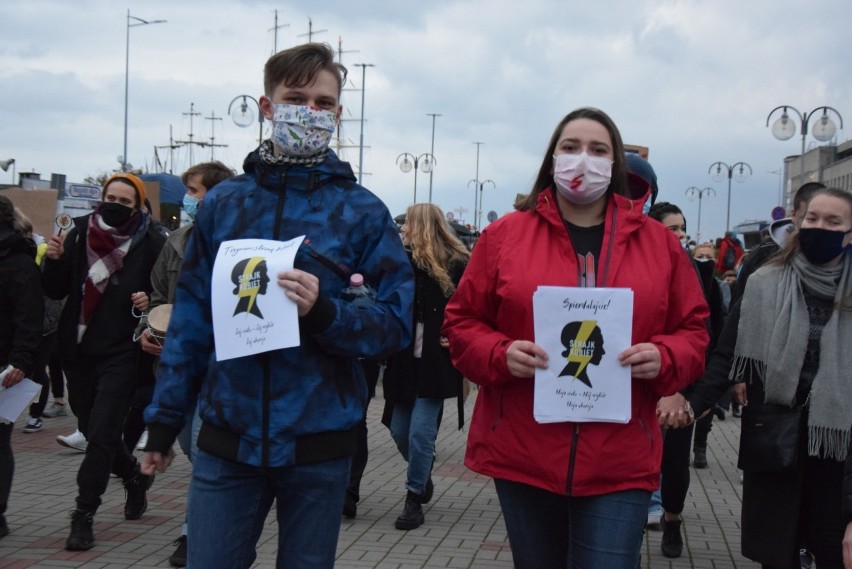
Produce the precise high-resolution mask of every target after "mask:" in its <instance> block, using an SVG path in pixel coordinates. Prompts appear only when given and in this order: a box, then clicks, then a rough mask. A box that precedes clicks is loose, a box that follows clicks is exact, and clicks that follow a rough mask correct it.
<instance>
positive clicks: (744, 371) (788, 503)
mask: <svg viewBox="0 0 852 569" xmlns="http://www.w3.org/2000/svg"><path fill="white" fill-rule="evenodd" d="M850 242H852V193H850V192H848V191H845V190H841V189H836V188H826V189H821V190H819V191H817V192H816V193H815V194H814V196H813V197H812V198H811V199H810V201H809V202H808V205H807V211H806V213H805V217H804V220H803V221H802V225H801V228H800V229H799V231H798V232H797V233H794V234H793V235H792V236H791V238H790V239H789V240H788V242H787V243H786V244H785V246H784V247H783V248H782V249H781V250H780V251H779V253H778V254H777V255H776V256H775V257H774V258H773V259H772V260H771V261H769V262H768V263H767V264H766V265H765V266H764V267H762V268H761V269H760V270H758V271H757V272H756V273H754V275H753V276H752V277H751V279H749V282H748V286H747V287H746V289H745V292H744V295H743V298H742V300H741V301H740V302H739V303H737V304H735V305H734V306H733V307H732V310H731V313H730V315H729V318H728V321H727V323H726V325H725V328H724V329H723V331H722V335H721V337H720V338H719V343H718V345H717V350H716V352H715V353H714V354H713V356H712V358H711V361H710V363H709V364H708V367H707V372H706V373H705V375H704V376H703V377H702V378H701V379H700V380H699V381H698V382H697V383H696V384H695V386H694V389H693V393H692V394H691V395H690V396H689V397H688V400H689V403H690V404H691V405H692V407H693V408H694V411H695V415H696V416H700V415H701V414H702V413H703V412H704V411H705V410H706V409H708V408H709V406H710V405H712V403H713V402H714V401H716V398H718V394H719V393H720V392H721V391H724V390H725V389H726V388H727V387H728V386H729V385H730V381H743V380H745V382H746V384H747V393H746V397H745V398H744V399H743V400H742V401H741V403H742V404H744V405H748V404H749V403H751V404H752V405H753V406H758V405H762V404H774V405H785V406H788V407H791V408H792V407H794V406H795V405H797V404H798V405H803V406H804V415H805V420H804V421H803V424H802V433H801V438H802V440H803V441H804V442H803V444H802V447H801V450H800V459H799V463H798V466H797V468H795V469H794V470H792V471H787V472H753V471H749V470H745V471H744V473H743V474H744V475H743V511H742V540H741V541H742V552H743V555H744V556H746V557H748V558H750V559H753V560H755V561H758V562H759V563H761V564H762V567H763V568H764V569H794V568H795V569H798V568H799V555H798V552H799V549H800V548H801V547H806V548H807V549H808V550H809V551H810V552H811V553H813V555H814V557H815V559H816V564H817V566H818V567H819V568H820V569H825V568H827V567H830V568H838V569H842V568H843V559H842V555H843V553H842V541H843V535H844V530H845V528H846V523H845V522H844V519H843V517H842V515H841V510H840V508H838V506H837V503H838V498H839V497H840V495H841V487H842V482H843V463H844V461H845V460H846V456H847V453H848V447H849V442H850V429H849V425H850V423H852V380H850V376H849V370H850V369H852V351H850V350H849V349H848V345H847V346H844V345H843V344H842V342H843V339H846V341H847V342H848V338H850V337H852V274H851V273H852V248H850V247H849V244H850ZM844 347H846V349H844ZM744 425H745V423H744ZM745 428H747V427H746V426H744V429H745Z"/></svg>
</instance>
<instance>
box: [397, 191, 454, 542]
mask: <svg viewBox="0 0 852 569" xmlns="http://www.w3.org/2000/svg"><path fill="white" fill-rule="evenodd" d="M402 241H403V244H405V246H406V248H407V250H408V255H409V257H410V258H411V264H412V266H413V267H414V282H415V287H414V321H413V326H414V334H413V335H412V337H413V338H414V341H413V342H412V343H411V345H410V346H408V347H407V348H406V349H405V350H403V351H402V352H399V353H398V354H396V355H394V356H392V357H391V358H390V359H389V360H388V365H387V369H386V370H385V375H384V380H383V381H384V395H385V402H386V403H385V416H384V417H383V422H384V423H385V424H386V425H388V426H389V427H390V430H391V435H392V436H393V439H394V442H396V446H397V448H398V449H399V452H400V453H401V454H402V456H403V458H405V460H406V461H407V462H408V477H407V480H406V488H407V490H408V493H407V495H406V499H405V507H404V509H403V512H402V514H401V515H400V516H399V518H397V520H396V527H397V529H404V530H409V529H414V528H416V527H419V526H421V525H422V524H423V521H424V516H423V508H422V504H425V503H427V502H429V501H430V500H431V499H432V494H433V492H434V486H433V484H432V476H431V472H432V461H433V456H434V450H435V438H436V437H437V435H438V427H439V425H440V421H441V412H442V411H443V408H444V399H448V398H451V397H455V398H456V399H457V400H458V401H459V428H461V424H462V421H463V418H462V417H463V414H462V410H461V406H462V375H461V373H459V372H458V371H457V370H456V369H455V368H454V367H453V364H452V362H451V361H450V355H449V351H448V350H447V341H446V338H443V337H441V325H442V324H443V322H444V307H445V306H446V305H447V300H448V299H449V298H450V297H451V296H452V294H453V292H454V291H455V290H456V286H457V285H458V283H459V280H460V279H461V276H462V273H463V272H464V269H465V266H466V265H467V260H468V257H469V256H470V254H469V253H468V250H467V249H466V248H465V246H464V245H463V244H462V242H461V241H459V239H458V237H456V235H455V234H454V233H453V231H452V229H450V227H449V224H448V223H447V222H446V220H445V219H444V214H443V213H442V212H441V210H440V209H439V208H438V207H437V206H434V205H432V204H415V205H413V206H411V207H409V208H408V212H407V213H406V216H405V224H404V225H403V226H402Z"/></svg>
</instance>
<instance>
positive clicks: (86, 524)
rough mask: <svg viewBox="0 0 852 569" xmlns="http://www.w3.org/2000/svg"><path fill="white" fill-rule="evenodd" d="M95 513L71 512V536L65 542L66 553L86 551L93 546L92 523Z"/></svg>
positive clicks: (84, 511)
mask: <svg viewBox="0 0 852 569" xmlns="http://www.w3.org/2000/svg"><path fill="white" fill-rule="evenodd" d="M94 517H95V513H94V512H87V511H86V510H73V511H72V512H71V535H69V536H68V539H67V540H66V541H65V549H67V550H68V551H86V550H88V549H91V548H92V547H93V546H94V545H95V535H94V534H93V533H92V523H93V522H94Z"/></svg>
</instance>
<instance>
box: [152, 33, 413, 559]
mask: <svg viewBox="0 0 852 569" xmlns="http://www.w3.org/2000/svg"><path fill="white" fill-rule="evenodd" d="M345 73H346V70H345V68H344V67H343V66H341V65H339V64H337V63H335V62H334V52H333V51H332V50H331V48H330V47H328V46H327V45H322V44H312V43H309V44H304V45H301V46H297V47H294V48H291V49H288V50H285V51H282V52H279V53H277V54H275V55H273V56H272V57H271V58H270V59H269V61H267V63H266V66H265V69H264V91H265V95H264V96H263V97H261V98H260V107H261V111H262V112H263V114H264V116H265V117H266V118H267V119H268V120H271V121H272V124H273V135H272V139H271V140H267V141H264V142H263V143H262V144H261V145H260V147H259V148H258V149H257V150H256V151H255V152H253V153H251V154H250V155H249V156H248V157H247V158H246V160H245V163H244V169H245V174H244V175H241V176H238V177H236V178H232V179H230V180H227V181H225V182H222V183H221V184H219V185H217V186H216V187H215V188H214V189H213V190H211V191H210V192H209V193H208V194H207V196H205V199H204V206H203V207H202V208H201V209H200V210H199V212H198V216H197V217H196V222H195V230H194V231H193V234H192V237H191V238H190V241H189V244H188V246H187V250H186V256H185V260H184V264H183V268H182V272H181V275H180V278H179V281H178V289H177V295H176V301H175V307H174V310H173V313H172V318H171V322H170V326H169V336H168V341H167V342H166V343H165V348H164V351H163V354H162V359H161V363H160V368H159V370H158V375H157V387H156V391H155V394H154V400H153V402H152V404H151V406H150V407H148V409H147V410H146V413H145V418H146V421H147V423H148V425H149V438H148V445H147V448H146V450H147V451H148V452H147V453H146V456H145V459H144V467H145V469H146V470H145V471H146V472H154V471H162V470H164V469H165V468H166V467H167V466H168V463H169V462H170V457H171V456H172V455H173V453H172V452H171V451H170V449H171V445H172V443H173V441H174V439H175V436H176V435H177V433H178V432H179V431H180V429H181V428H182V426H183V424H184V421H185V417H186V413H187V410H188V409H190V408H191V406H192V403H193V401H194V399H195V393H196V392H198V393H199V395H198V397H199V412H200V416H201V419H202V426H201V431H200V434H199V437H198V448H199V452H198V456H197V458H196V461H195V463H194V465H193V474H192V478H193V479H192V485H191V489H190V497H189V504H190V506H189V513H188V514H189V515H188V522H189V523H188V526H189V536H188V544H189V557H188V565H189V566H190V567H249V566H250V565H251V564H252V562H253V561H254V559H255V557H256V551H255V548H256V545H257V541H258V539H259V537H260V534H261V530H262V528H263V524H264V521H265V519H266V517H267V514H268V512H269V510H270V508H271V505H272V502H273V499H275V501H276V503H277V517H278V528H279V537H278V562H277V566H278V567H283V566H284V565H285V564H286V566H287V567H311V568H316V567H333V565H334V555H335V549H336V546H337V536H338V533H339V530H340V519H341V511H342V510H343V502H344V494H345V491H346V485H347V481H348V477H349V465H350V460H351V455H352V453H353V452H354V450H355V446H356V428H357V425H358V423H359V421H360V420H361V418H362V416H363V412H364V407H365V405H366V404H367V386H366V382H365V379H364V374H363V371H362V369H361V366H359V365H358V358H364V357H369V358H384V357H387V356H388V355H390V354H392V353H394V352H396V351H399V350H401V349H402V348H404V347H405V346H407V345H408V344H409V343H410V341H411V337H410V336H411V333H410V330H411V317H412V316H411V312H412V307H411V306H412V300H413V295H414V285H413V282H414V281H413V273H412V269H411V266H410V264H409V261H408V259H407V257H406V254H405V251H404V250H403V247H402V243H401V241H400V239H399V236H398V234H397V229H396V225H395V224H394V222H393V220H392V218H391V216H390V214H389V213H388V211H387V209H386V207H385V206H384V205H383V204H382V202H381V201H380V200H379V199H378V198H377V197H376V196H374V195H373V194H372V193H370V192H369V191H367V190H366V189H364V188H363V187H361V186H359V185H358V184H356V182H355V177H354V175H353V174H352V170H351V168H350V167H349V165H348V164H347V163H345V162H341V161H340V160H339V159H338V157H337V156H336V155H335V153H334V152H333V151H332V150H330V149H329V148H328V142H329V140H330V137H331V134H332V132H333V131H334V128H335V126H336V123H337V120H338V119H339V116H340V112H341V110H342V107H341V106H340V104H339V100H340V91H341V87H342V85H343V82H344V79H345ZM301 235H304V236H305V240H304V242H303V244H302V245H301V247H300V248H299V250H298V253H297V254H296V258H295V268H294V270H291V271H285V272H281V273H278V274H277V275H274V274H270V275H269V276H270V278H272V279H273V282H271V283H270V284H269V291H268V294H285V295H286V296H287V298H289V299H290V300H292V301H293V302H294V303H295V304H296V306H297V309H298V315H299V332H300V338H301V344H300V345H299V346H298V347H295V348H288V349H280V350H275V351H271V352H265V353H261V354H255V355H251V356H247V357H240V358H235V359H228V360H225V361H218V360H217V357H216V353H215V348H214V341H213V325H212V316H211V288H212V287H211V278H212V269H213V263H214V260H215V258H216V254H217V251H218V248H219V245H220V244H221V243H222V242H224V241H228V240H233V239H250V238H256V239H273V240H280V241H286V240H290V239H292V238H295V237H298V236H301ZM353 273H360V274H362V275H363V276H364V280H365V282H366V283H367V284H369V285H370V286H371V287H372V288H373V289H375V292H376V300H375V304H374V305H372V306H369V307H358V306H354V305H350V304H348V303H347V302H345V301H344V300H343V299H342V298H341V291H342V289H343V288H345V287H346V286H347V285H348V279H349V276H350V275H351V274H353ZM276 284H277V286H276Z"/></svg>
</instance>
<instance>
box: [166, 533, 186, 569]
mask: <svg viewBox="0 0 852 569" xmlns="http://www.w3.org/2000/svg"><path fill="white" fill-rule="evenodd" d="M175 545H177V549H175V552H174V553H172V556H171V557H169V565H171V566H172V567H186V536H185V535H182V536H180V537H179V538H177V539H176V540H175Z"/></svg>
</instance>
